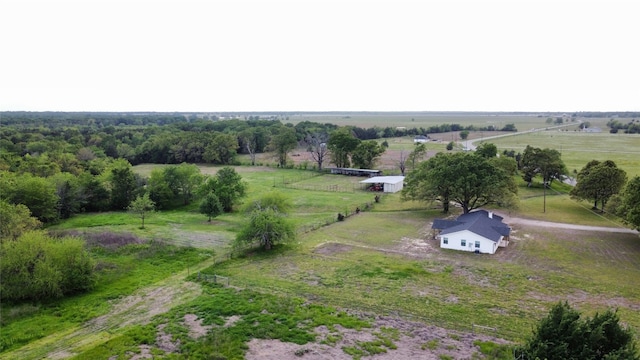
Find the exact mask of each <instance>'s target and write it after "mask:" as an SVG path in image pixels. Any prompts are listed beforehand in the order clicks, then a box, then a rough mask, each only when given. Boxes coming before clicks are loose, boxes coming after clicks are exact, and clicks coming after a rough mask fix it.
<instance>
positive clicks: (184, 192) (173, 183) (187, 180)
mask: <svg viewBox="0 0 640 360" xmlns="http://www.w3.org/2000/svg"><path fill="white" fill-rule="evenodd" d="M164 179H165V181H166V182H167V185H168V186H169V188H170V189H171V191H172V192H173V193H174V195H175V196H179V197H181V198H182V203H183V204H184V205H188V204H190V203H191V200H192V199H193V195H194V192H195V190H196V189H197V188H198V187H199V186H200V184H202V181H203V179H204V178H203V176H202V174H200V168H198V166H196V165H194V164H187V163H182V164H180V165H170V166H167V167H165V168H164Z"/></svg>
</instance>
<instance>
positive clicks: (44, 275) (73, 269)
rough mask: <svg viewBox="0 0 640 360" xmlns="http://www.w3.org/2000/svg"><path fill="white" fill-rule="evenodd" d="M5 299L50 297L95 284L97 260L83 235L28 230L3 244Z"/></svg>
mask: <svg viewBox="0 0 640 360" xmlns="http://www.w3.org/2000/svg"><path fill="white" fill-rule="evenodd" d="M0 258H2V261H1V262H0V278H2V283H0V294H1V295H0V296H2V300H9V301H20V300H46V299H52V298H58V297H62V296H64V295H68V294H72V293H77V292H82V291H87V290H89V289H91V288H92V287H93V285H94V283H95V275H94V268H95V264H94V261H93V260H92V259H91V257H90V255H89V253H88V252H87V251H86V250H85V249H84V242H83V241H82V240H81V239H79V238H73V237H64V238H60V239H55V238H52V237H51V236H49V235H47V234H45V233H44V232H42V231H32V232H27V233H25V234H23V235H22V236H20V237H19V238H18V239H16V240H15V241H6V242H3V243H2V244H1V245H0Z"/></svg>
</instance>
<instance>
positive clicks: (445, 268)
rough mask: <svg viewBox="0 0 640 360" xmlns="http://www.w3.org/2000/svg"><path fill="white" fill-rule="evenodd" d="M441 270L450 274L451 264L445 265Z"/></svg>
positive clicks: (451, 270)
mask: <svg viewBox="0 0 640 360" xmlns="http://www.w3.org/2000/svg"><path fill="white" fill-rule="evenodd" d="M443 272H444V273H445V274H451V273H452V272H453V266H451V265H446V266H445V267H444V270H443Z"/></svg>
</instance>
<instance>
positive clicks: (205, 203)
mask: <svg viewBox="0 0 640 360" xmlns="http://www.w3.org/2000/svg"><path fill="white" fill-rule="evenodd" d="M199 210H200V213H201V214H204V215H207V217H208V218H209V220H208V221H209V222H211V219H213V218H214V217H216V216H218V215H220V214H222V213H223V212H224V209H223V208H222V204H221V203H220V199H218V196H216V194H215V193H213V192H210V193H208V194H207V195H206V196H205V197H204V199H202V201H201V202H200V207H199Z"/></svg>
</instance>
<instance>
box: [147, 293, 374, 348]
mask: <svg viewBox="0 0 640 360" xmlns="http://www.w3.org/2000/svg"><path fill="white" fill-rule="evenodd" d="M202 287H203V294H202V295H201V296H199V297H198V298H196V299H194V300H192V301H191V302H189V303H187V304H184V305H180V306H177V307H174V308H173V309H172V310H170V311H169V312H168V313H166V314H163V315H160V316H159V317H158V318H157V319H156V320H155V324H156V325H158V324H165V323H166V324H167V325H166V328H165V331H167V332H169V333H171V334H172V335H173V336H174V339H176V340H179V341H180V344H181V349H180V351H181V354H185V356H186V357H187V358H189V359H203V358H206V359H209V358H210V355H211V354H214V355H215V356H217V357H219V358H228V359H241V358H243V357H244V354H245V352H246V351H247V349H248V348H247V343H248V342H249V341H250V340H251V339H254V338H255V339H279V340H281V341H283V342H291V343H295V344H298V345H304V344H307V343H310V342H314V341H315V340H316V336H317V335H316V333H315V331H314V330H315V329H316V328H317V327H319V326H323V325H324V326H326V327H327V328H328V329H334V328H335V325H338V324H339V325H341V326H342V327H345V328H351V329H353V328H358V329H360V328H362V327H368V326H370V324H369V323H367V322H365V321H362V320H359V319H358V318H356V317H354V316H351V315H348V314H346V313H344V312H341V311H337V310H336V309H334V308H331V307H326V306H320V305H314V304H308V303H306V302H305V301H304V300H303V299H299V298H294V297H280V296H277V295H271V294H263V293H258V292H254V291H251V290H235V289H231V288H223V287H219V286H216V285H214V284H207V283H204V284H203V285H202ZM186 314H195V315H196V316H198V318H199V319H202V323H203V325H211V324H212V325H216V326H214V327H213V328H212V329H211V330H210V331H209V333H208V334H207V335H206V336H203V337H202V338H199V339H192V338H190V337H189V335H188V331H187V330H188V329H186V328H185V327H184V325H183V321H184V316H185V315H186ZM229 316H239V317H240V320H238V321H237V322H235V323H233V324H232V325H230V326H229V327H223V326H222V325H224V322H225V319H226V318H227V317H229ZM339 340H340V338H339V337H338V336H336V335H328V336H327V338H326V339H325V341H324V342H325V343H327V344H331V343H333V344H334V345H335V343H337V342H338V341H339ZM381 344H382V342H381Z"/></svg>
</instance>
